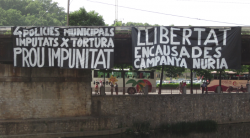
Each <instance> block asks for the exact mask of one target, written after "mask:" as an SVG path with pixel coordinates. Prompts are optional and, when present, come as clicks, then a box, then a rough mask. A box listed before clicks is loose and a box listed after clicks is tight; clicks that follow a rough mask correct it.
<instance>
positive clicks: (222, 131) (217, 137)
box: [74, 123, 250, 138]
mask: <svg viewBox="0 0 250 138" xmlns="http://www.w3.org/2000/svg"><path fill="white" fill-rule="evenodd" d="M249 130H250V123H237V124H225V125H218V128H217V131H216V132H209V133H189V134H169V133H166V132H158V131H153V132H150V133H149V134H144V135H136V134H125V133H124V134H118V135H108V136H90V137H74V138H250V131H249Z"/></svg>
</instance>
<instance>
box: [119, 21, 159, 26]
mask: <svg viewBox="0 0 250 138" xmlns="http://www.w3.org/2000/svg"><path fill="white" fill-rule="evenodd" d="M121 26H160V25H159V24H154V25H151V24H148V23H135V22H127V23H123V24H122V25H121Z"/></svg>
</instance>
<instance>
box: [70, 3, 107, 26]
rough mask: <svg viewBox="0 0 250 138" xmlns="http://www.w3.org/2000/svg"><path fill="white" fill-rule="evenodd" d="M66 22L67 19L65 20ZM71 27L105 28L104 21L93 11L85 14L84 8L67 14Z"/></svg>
mask: <svg viewBox="0 0 250 138" xmlns="http://www.w3.org/2000/svg"><path fill="white" fill-rule="evenodd" d="M66 20H67V19H66ZM69 25H71V26H105V22H104V19H103V17H102V16H101V15H99V14H98V13H97V12H95V11H90V12H87V11H86V10H85V8H84V7H82V8H80V9H79V10H78V11H74V12H71V13H70V14H69Z"/></svg>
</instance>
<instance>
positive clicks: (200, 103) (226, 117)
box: [92, 93, 250, 126]
mask: <svg viewBox="0 0 250 138" xmlns="http://www.w3.org/2000/svg"><path fill="white" fill-rule="evenodd" d="M92 113H93V114H94V115H105V116H107V115H118V116H123V120H122V122H123V126H131V125H132V124H133V122H134V121H150V122H151V124H152V126H158V125H160V124H161V123H175V122H179V121H197V120H206V119H209V120H214V121H216V122H218V123H228V122H250V94H248V93H240V94H203V95H190V94H189V95H133V96H132V95H128V96H92Z"/></svg>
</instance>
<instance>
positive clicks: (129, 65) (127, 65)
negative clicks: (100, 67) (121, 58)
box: [114, 64, 133, 70]
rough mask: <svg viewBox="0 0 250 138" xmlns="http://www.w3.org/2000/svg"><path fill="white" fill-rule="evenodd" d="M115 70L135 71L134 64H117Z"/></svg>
mask: <svg viewBox="0 0 250 138" xmlns="http://www.w3.org/2000/svg"><path fill="white" fill-rule="evenodd" d="M114 69H129V70H133V66H132V64H115V65H114Z"/></svg>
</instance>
